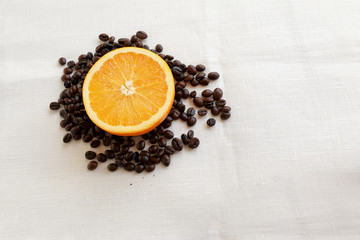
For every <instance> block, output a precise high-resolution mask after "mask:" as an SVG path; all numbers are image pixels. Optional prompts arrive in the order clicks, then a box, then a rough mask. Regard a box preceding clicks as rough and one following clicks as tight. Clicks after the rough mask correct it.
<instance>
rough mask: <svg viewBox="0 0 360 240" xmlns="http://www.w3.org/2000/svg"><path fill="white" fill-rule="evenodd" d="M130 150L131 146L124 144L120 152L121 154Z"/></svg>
mask: <svg viewBox="0 0 360 240" xmlns="http://www.w3.org/2000/svg"><path fill="white" fill-rule="evenodd" d="M128 151H129V147H128V146H124V145H123V146H121V147H120V151H119V153H120V154H126V153H127V152H128Z"/></svg>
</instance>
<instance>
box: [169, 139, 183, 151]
mask: <svg viewBox="0 0 360 240" xmlns="http://www.w3.org/2000/svg"><path fill="white" fill-rule="evenodd" d="M171 145H172V146H173V148H174V149H175V150H176V151H181V150H182V149H183V143H182V141H181V139H179V138H173V140H172V141H171Z"/></svg>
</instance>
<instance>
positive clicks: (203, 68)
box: [196, 64, 206, 72]
mask: <svg viewBox="0 0 360 240" xmlns="http://www.w3.org/2000/svg"><path fill="white" fill-rule="evenodd" d="M205 69H206V67H205V66H204V65H202V64H198V65H196V71H198V72H203V71H205Z"/></svg>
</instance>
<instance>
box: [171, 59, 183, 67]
mask: <svg viewBox="0 0 360 240" xmlns="http://www.w3.org/2000/svg"><path fill="white" fill-rule="evenodd" d="M173 63H174V65H175V66H178V67H180V66H181V62H180V61H179V60H174V61H173Z"/></svg>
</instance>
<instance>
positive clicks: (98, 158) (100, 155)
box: [96, 153, 107, 162]
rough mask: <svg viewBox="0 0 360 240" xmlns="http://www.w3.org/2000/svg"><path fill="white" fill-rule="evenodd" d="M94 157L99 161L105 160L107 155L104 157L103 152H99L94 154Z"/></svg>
mask: <svg viewBox="0 0 360 240" xmlns="http://www.w3.org/2000/svg"><path fill="white" fill-rule="evenodd" d="M96 158H97V160H98V161H99V162H106V160H107V157H106V156H105V154H103V153H99V154H98V155H97V156H96Z"/></svg>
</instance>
